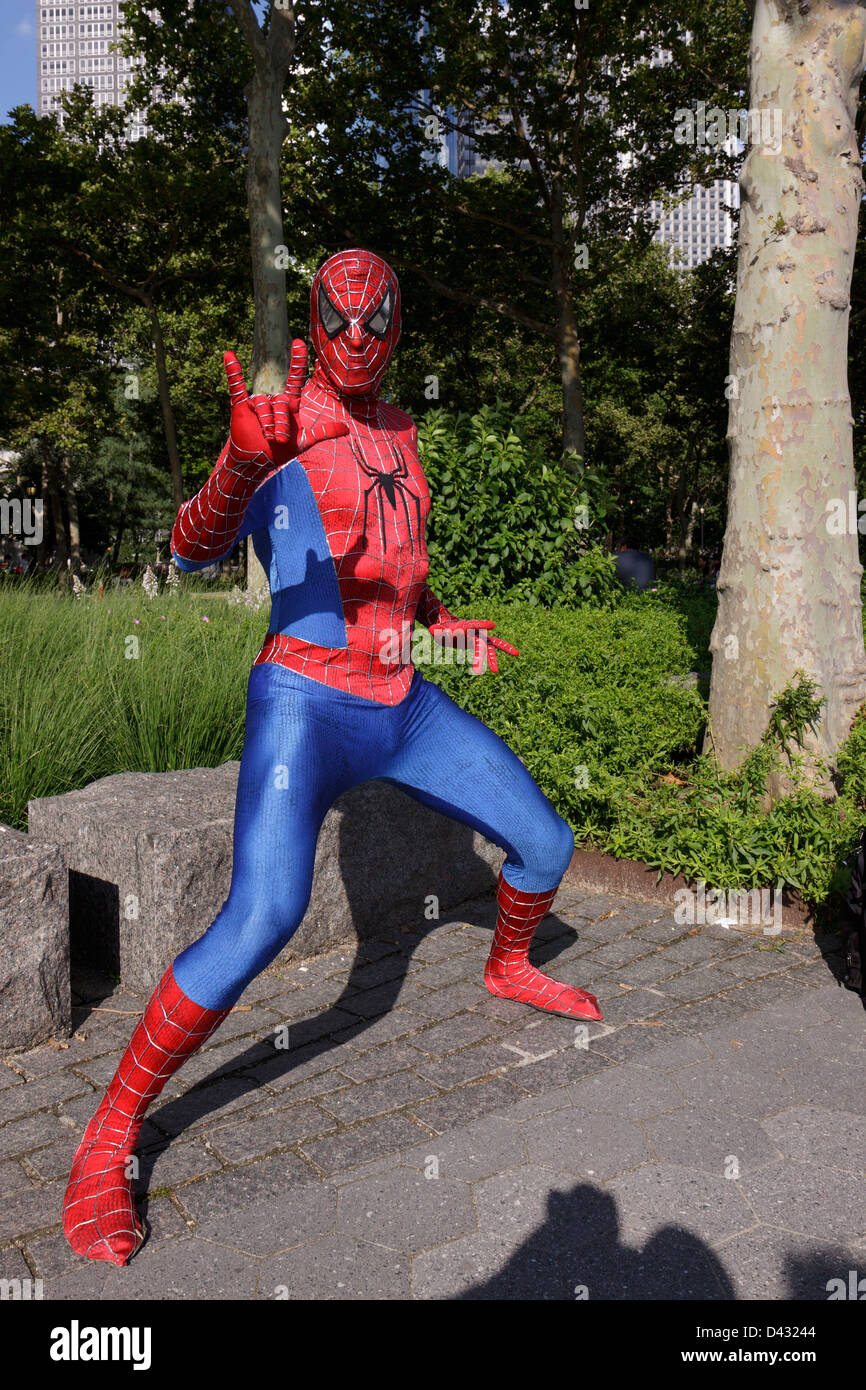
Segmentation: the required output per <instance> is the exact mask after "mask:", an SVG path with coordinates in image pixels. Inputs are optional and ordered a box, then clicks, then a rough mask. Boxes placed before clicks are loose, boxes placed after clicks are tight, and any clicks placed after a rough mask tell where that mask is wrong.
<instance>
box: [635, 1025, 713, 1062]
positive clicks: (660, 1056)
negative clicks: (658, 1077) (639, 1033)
mask: <svg viewBox="0 0 866 1390" xmlns="http://www.w3.org/2000/svg"><path fill="white" fill-rule="evenodd" d="M650 1036H652V1035H651V1034H650ZM709 1055H710V1053H709V1050H708V1048H707V1046H706V1043H705V1041H704V1039H703V1037H695V1036H694V1035H693V1034H688V1033H683V1034H680V1035H679V1036H678V1037H677V1038H675V1039H674V1040H673V1041H672V1042H667V1043H662V1044H661V1046H660V1047H650V1048H649V1049H648V1050H647V1051H646V1052H644V1053H643V1055H642V1056H641V1058H640V1061H641V1063H642V1064H643V1066H645V1067H655V1068H656V1069H657V1070H658V1071H680V1070H681V1069H682V1068H683V1067H687V1066H689V1065H690V1064H691V1063H693V1062H705V1061H706V1060H707V1058H708V1057H709Z"/></svg>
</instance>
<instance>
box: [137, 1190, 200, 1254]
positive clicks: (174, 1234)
mask: <svg viewBox="0 0 866 1390" xmlns="http://www.w3.org/2000/svg"><path fill="white" fill-rule="evenodd" d="M136 1201H137V1206H138V1210H139V1213H140V1215H142V1216H143V1217H144V1219H145V1222H146V1223H147V1243H148V1245H152V1246H153V1247H154V1248H155V1247H156V1246H157V1245H160V1244H162V1242H163V1241H166V1240H176V1239H177V1238H178V1236H186V1235H189V1226H188V1225H187V1222H186V1219H185V1217H184V1215H183V1213H182V1212H181V1211H179V1210H178V1208H177V1207H176V1206H175V1205H174V1202H172V1201H171V1199H170V1198H169V1197H168V1196H144V1197H139V1198H137V1199H136ZM143 1248H144V1247H142V1249H143Z"/></svg>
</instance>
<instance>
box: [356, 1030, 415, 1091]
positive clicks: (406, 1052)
mask: <svg viewBox="0 0 866 1390" xmlns="http://www.w3.org/2000/svg"><path fill="white" fill-rule="evenodd" d="M420 1036H421V1035H420V1034H418V1038H420ZM424 1060H425V1053H424V1052H423V1051H422V1050H421V1048H420V1047H419V1045H418V1041H417V1040H413V1042H411V1043H403V1042H392V1043H385V1044H384V1045H383V1046H381V1047H374V1048H373V1049H372V1051H371V1052H365V1053H364V1055H363V1056H362V1057H356V1058H352V1060H350V1061H348V1062H342V1063H341V1072H342V1074H343V1076H345V1077H348V1078H349V1079H350V1080H351V1081H375V1080H376V1078H377V1077H381V1076H391V1075H392V1074H393V1073H394V1072H395V1071H404V1070H411V1069H412V1068H413V1067H415V1066H417V1064H418V1063H419V1062H423V1061H424Z"/></svg>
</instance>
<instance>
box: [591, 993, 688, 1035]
mask: <svg viewBox="0 0 866 1390" xmlns="http://www.w3.org/2000/svg"><path fill="white" fill-rule="evenodd" d="M599 1002H600V1003H601V1005H602V1008H601V1012H602V1014H603V1015H604V1021H605V1023H607V1024H613V1025H614V1026H615V1027H618V1026H620V1025H622V1024H624V1023H631V1022H632V1021H633V1020H634V1019H646V1018H653V1017H654V1016H655V1015H656V1014H658V1013H661V1012H662V1011H664V1010H669V1009H670V1008H671V1005H672V1003H673V1000H671V999H668V998H667V997H666V996H665V995H663V994H661V993H658V992H652V993H651V992H650V991H649V990H648V989H630V990H625V989H619V988H618V987H617V990H616V993H615V994H611V995H610V996H608V998H606V999H604V1000H599Z"/></svg>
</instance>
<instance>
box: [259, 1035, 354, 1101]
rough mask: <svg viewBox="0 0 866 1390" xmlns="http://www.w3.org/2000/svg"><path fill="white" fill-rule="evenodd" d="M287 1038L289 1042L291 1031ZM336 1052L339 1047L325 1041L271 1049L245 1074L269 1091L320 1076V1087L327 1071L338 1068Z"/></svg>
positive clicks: (285, 1087)
mask: <svg viewBox="0 0 866 1390" xmlns="http://www.w3.org/2000/svg"><path fill="white" fill-rule="evenodd" d="M289 1042H290V1043H291V1034H290V1035H289ZM349 1055H350V1056H351V1055H352V1054H351V1053H350V1054H349ZM339 1056H340V1053H339V1049H337V1048H334V1047H332V1046H330V1045H329V1044H328V1043H322V1042H315V1043H309V1044H308V1045H307V1046H306V1047H299V1048H294V1047H292V1046H289V1047H288V1048H286V1049H275V1050H273V1051H272V1053H271V1056H270V1057H268V1058H265V1059H263V1060H262V1061H261V1062H257V1063H255V1064H254V1065H253V1066H251V1067H250V1069H249V1071H247V1072H245V1073H244V1075H246V1076H248V1077H249V1078H250V1080H252V1081H256V1082H258V1083H259V1085H261V1086H266V1087H267V1088H268V1090H269V1091H286V1090H289V1089H290V1088H292V1087H294V1086H297V1085H299V1084H300V1083H301V1082H302V1081H309V1080H311V1079H313V1078H315V1077H321V1078H323V1079H322V1089H323V1090H327V1089H328V1085H327V1077H328V1074H329V1073H331V1072H335V1071H336V1070H337V1067H336V1063H337V1060H338V1058H339ZM340 1084H342V1083H340ZM331 1089H333V1088H331Z"/></svg>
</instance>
